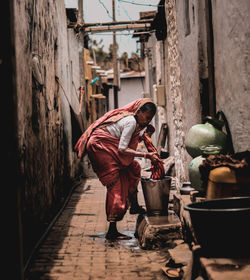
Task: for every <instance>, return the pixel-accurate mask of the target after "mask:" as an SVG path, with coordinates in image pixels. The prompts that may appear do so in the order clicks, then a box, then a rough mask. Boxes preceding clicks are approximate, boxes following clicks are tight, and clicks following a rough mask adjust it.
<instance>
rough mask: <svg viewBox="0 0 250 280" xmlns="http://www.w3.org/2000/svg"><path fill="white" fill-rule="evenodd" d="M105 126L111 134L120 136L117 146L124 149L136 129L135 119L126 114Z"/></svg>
mask: <svg viewBox="0 0 250 280" xmlns="http://www.w3.org/2000/svg"><path fill="white" fill-rule="evenodd" d="M106 128H107V130H108V131H109V133H110V134H111V135H112V136H114V137H117V138H120V141H119V146H118V148H119V149H126V148H127V147H128V145H129V142H130V140H131V137H132V135H133V133H134V131H135V129H136V119H135V117H134V116H127V117H124V118H122V119H120V120H119V121H117V122H116V123H113V124H111V125H108V126H107V127H106Z"/></svg>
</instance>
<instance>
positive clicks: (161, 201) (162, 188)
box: [141, 176, 171, 216]
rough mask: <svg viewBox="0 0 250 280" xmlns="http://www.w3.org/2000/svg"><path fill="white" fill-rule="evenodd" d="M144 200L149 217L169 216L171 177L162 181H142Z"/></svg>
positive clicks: (144, 179) (145, 179) (143, 179)
mask: <svg viewBox="0 0 250 280" xmlns="http://www.w3.org/2000/svg"><path fill="white" fill-rule="evenodd" d="M141 184H142V190H143V195H144V200H145V204H146V209H147V215H148V216H165V215H167V214H168V202H169V192H170V186H171V177H169V176H166V177H164V179H161V180H152V179H148V178H142V179H141Z"/></svg>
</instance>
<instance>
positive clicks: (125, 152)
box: [118, 148, 161, 162]
mask: <svg viewBox="0 0 250 280" xmlns="http://www.w3.org/2000/svg"><path fill="white" fill-rule="evenodd" d="M118 152H119V153H121V154H123V155H127V156H133V157H143V158H148V159H150V160H151V161H152V162H155V161H161V159H160V158H159V157H158V155H157V153H149V152H139V151H135V150H133V149H130V148H126V149H121V148H119V149H118Z"/></svg>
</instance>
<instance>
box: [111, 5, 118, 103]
mask: <svg viewBox="0 0 250 280" xmlns="http://www.w3.org/2000/svg"><path fill="white" fill-rule="evenodd" d="M112 10H113V22H115V21H116V18H115V0H112ZM113 73H114V75H113V89H114V108H118V73H117V44H116V32H115V31H114V32H113Z"/></svg>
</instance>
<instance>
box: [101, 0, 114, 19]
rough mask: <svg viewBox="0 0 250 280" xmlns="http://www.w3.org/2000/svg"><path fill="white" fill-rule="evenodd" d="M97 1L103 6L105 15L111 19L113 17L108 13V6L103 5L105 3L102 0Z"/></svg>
mask: <svg viewBox="0 0 250 280" xmlns="http://www.w3.org/2000/svg"><path fill="white" fill-rule="evenodd" d="M98 1H99V3H100V4H101V5H102V6H103V8H104V9H105V11H106V13H107V15H108V16H109V18H111V19H112V20H113V17H112V16H111V15H110V12H109V10H108V8H107V7H106V6H105V4H104V3H103V2H102V0H98Z"/></svg>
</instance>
